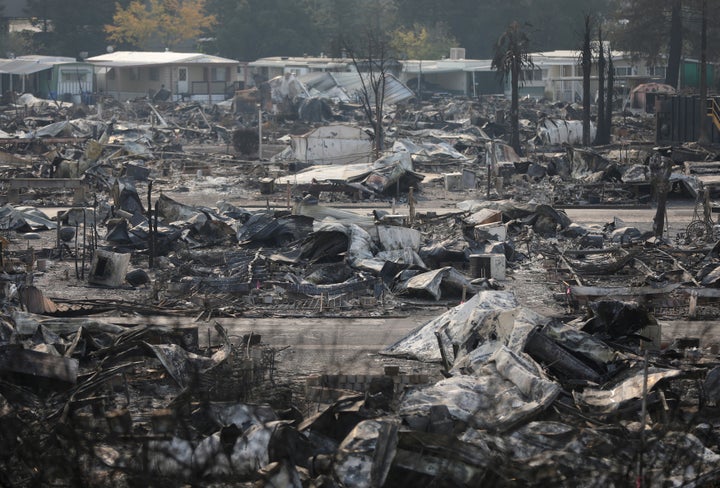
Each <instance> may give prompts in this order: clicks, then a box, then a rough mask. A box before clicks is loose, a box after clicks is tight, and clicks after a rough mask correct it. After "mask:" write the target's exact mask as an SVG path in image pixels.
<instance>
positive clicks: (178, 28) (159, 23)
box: [105, 0, 215, 49]
mask: <svg viewBox="0 0 720 488" xmlns="http://www.w3.org/2000/svg"><path fill="white" fill-rule="evenodd" d="M214 24H215V17H214V16H212V15H208V14H207V13H205V0H149V1H147V2H145V1H143V0H133V1H132V2H131V3H130V4H129V5H128V6H127V7H126V8H123V7H122V6H121V5H117V9H116V10H115V14H114V15H113V22H112V24H108V25H106V26H105V31H106V32H107V34H108V39H109V40H111V41H114V42H119V43H123V42H126V43H129V44H131V45H133V46H136V47H139V48H141V49H152V48H156V49H157V48H170V49H172V48H175V47H177V46H178V45H179V44H180V43H182V42H183V41H187V40H197V39H198V37H199V36H200V34H202V33H203V32H204V31H206V30H207V29H210V28H211V27H212V26H213V25H214Z"/></svg>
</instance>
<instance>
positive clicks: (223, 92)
mask: <svg viewBox="0 0 720 488" xmlns="http://www.w3.org/2000/svg"><path fill="white" fill-rule="evenodd" d="M87 62H88V63H92V64H93V65H94V66H95V67H96V70H95V74H96V78H97V87H98V91H103V92H105V93H107V94H108V95H112V96H114V97H115V98H116V99H118V100H128V99H133V98H141V97H147V96H153V95H154V94H155V93H157V92H158V91H159V90H161V89H165V90H168V91H169V92H170V95H169V98H170V99H172V100H180V99H193V100H199V101H207V102H216V101H222V100H225V99H227V98H230V97H231V96H232V95H233V94H234V93H235V91H236V90H237V89H238V88H239V83H238V81H239V77H238V67H239V66H240V62H239V61H235V60H234V59H227V58H221V57H218V56H210V55H208V54H202V53H177V52H172V51H162V52H143V51H118V52H112V53H108V54H103V55H100V56H94V57H92V58H88V59H87Z"/></svg>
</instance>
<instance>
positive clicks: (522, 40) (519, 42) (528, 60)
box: [491, 22, 535, 154]
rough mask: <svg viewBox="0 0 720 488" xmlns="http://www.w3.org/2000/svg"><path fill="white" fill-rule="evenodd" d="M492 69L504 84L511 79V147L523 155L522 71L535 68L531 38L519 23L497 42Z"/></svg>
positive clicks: (515, 23) (509, 28)
mask: <svg viewBox="0 0 720 488" xmlns="http://www.w3.org/2000/svg"><path fill="white" fill-rule="evenodd" d="M491 67H492V69H494V70H496V71H497V76H498V78H499V79H500V81H501V82H502V83H504V82H506V81H507V80H508V78H509V79H510V146H512V148H513V149H515V152H517V153H518V154H521V148H520V127H519V124H520V122H519V98H520V97H519V86H520V76H521V74H522V70H523V69H526V68H529V69H532V68H534V67H535V65H534V63H533V60H532V57H531V56H530V38H529V37H528V36H527V34H526V33H525V31H523V29H522V27H521V26H520V24H519V23H518V22H512V23H511V24H510V25H509V26H508V27H507V29H505V32H503V33H502V34H501V35H500V37H498V40H497V41H496V42H495V55H494V56H493V59H492V64H491Z"/></svg>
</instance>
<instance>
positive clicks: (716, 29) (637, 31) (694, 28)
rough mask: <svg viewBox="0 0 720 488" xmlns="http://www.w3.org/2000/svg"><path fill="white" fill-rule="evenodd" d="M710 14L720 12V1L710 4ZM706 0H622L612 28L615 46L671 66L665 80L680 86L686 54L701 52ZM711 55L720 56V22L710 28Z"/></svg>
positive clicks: (709, 55) (694, 54) (713, 14)
mask: <svg viewBox="0 0 720 488" xmlns="http://www.w3.org/2000/svg"><path fill="white" fill-rule="evenodd" d="M707 9H708V18H711V19H714V18H717V17H718V16H719V15H720V2H710V3H708V5H707ZM701 10H702V0H633V1H631V2H621V3H620V7H619V8H618V9H617V10H616V11H615V13H614V22H613V25H614V28H613V29H612V32H610V38H611V40H612V42H613V46H615V47H616V48H617V49H620V50H622V51H627V52H631V53H634V54H636V55H637V56H638V57H639V58H642V59H645V60H646V61H647V63H648V65H656V64H658V65H665V64H666V66H667V70H666V74H665V82H666V83H668V84H670V85H673V86H675V87H676V88H677V87H678V86H679V83H680V81H681V78H680V72H681V68H680V65H681V59H682V58H683V56H686V57H694V58H695V59H698V58H699V57H700V54H701V52H700V51H701V36H699V35H698V33H699V32H700V27H701V23H702V19H701V17H702V15H701ZM707 40H708V42H707V56H708V59H715V60H718V59H720V24H718V23H717V22H710V23H709V24H708V29H707Z"/></svg>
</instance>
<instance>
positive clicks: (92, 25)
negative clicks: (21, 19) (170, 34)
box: [27, 0, 129, 57]
mask: <svg viewBox="0 0 720 488" xmlns="http://www.w3.org/2000/svg"><path fill="white" fill-rule="evenodd" d="M128 2H129V0H119V1H117V2H109V1H106V2H98V1H97V0H63V1H62V2H59V1H57V0H28V3H27V14H28V15H29V16H30V18H31V19H33V20H34V22H35V24H36V25H37V26H38V27H39V28H40V29H39V32H37V33H35V34H34V35H33V39H32V40H33V44H34V51H35V53H38V54H52V55H62V56H71V57H77V56H78V55H79V54H80V53H81V52H87V53H88V55H89V56H93V55H96V54H101V53H104V52H105V48H106V46H107V42H106V39H105V30H104V26H105V24H108V23H110V22H112V17H113V13H114V12H115V6H116V5H121V6H125V5H127V4H128Z"/></svg>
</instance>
